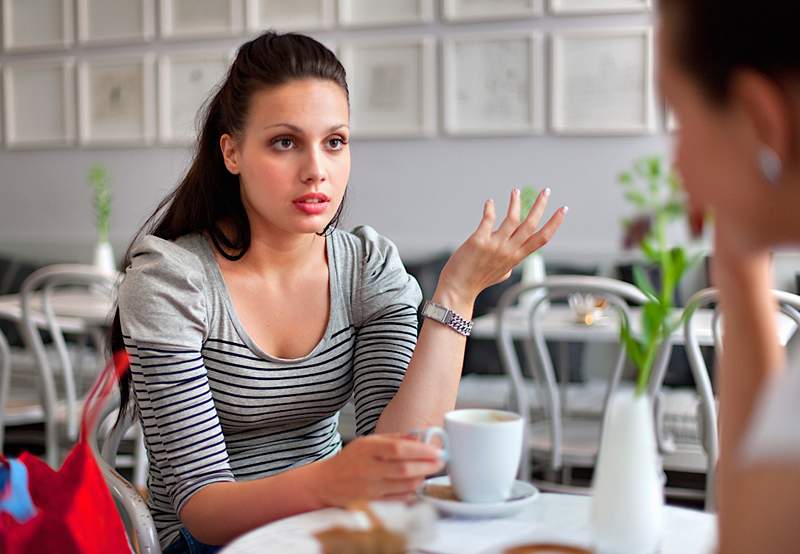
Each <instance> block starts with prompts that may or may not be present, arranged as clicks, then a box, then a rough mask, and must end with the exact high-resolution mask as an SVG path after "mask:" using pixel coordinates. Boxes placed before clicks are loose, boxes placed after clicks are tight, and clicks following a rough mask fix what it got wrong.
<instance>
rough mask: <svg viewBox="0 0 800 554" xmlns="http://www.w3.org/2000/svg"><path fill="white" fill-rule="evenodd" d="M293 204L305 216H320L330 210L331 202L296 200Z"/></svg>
mask: <svg viewBox="0 0 800 554" xmlns="http://www.w3.org/2000/svg"><path fill="white" fill-rule="evenodd" d="M293 204H294V206H295V207H296V208H297V209H298V210H300V211H301V212H303V213H305V214H308V215H319V214H321V213H323V212H324V211H325V210H327V209H328V206H329V205H330V202H328V201H319V200H315V201H305V200H295V201H294V202H293Z"/></svg>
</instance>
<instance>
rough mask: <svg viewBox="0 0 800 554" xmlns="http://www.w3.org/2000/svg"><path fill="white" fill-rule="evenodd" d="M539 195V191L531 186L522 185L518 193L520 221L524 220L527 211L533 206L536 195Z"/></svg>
mask: <svg viewBox="0 0 800 554" xmlns="http://www.w3.org/2000/svg"><path fill="white" fill-rule="evenodd" d="M537 196H539V192H538V191H537V190H536V189H534V188H533V187H523V188H522V190H521V191H520V195H519V219H520V221H522V220H524V219H525V218H526V217H528V213H529V212H530V211H531V208H533V204H534V203H535V202H536V197H537Z"/></svg>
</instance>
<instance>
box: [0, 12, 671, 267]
mask: <svg viewBox="0 0 800 554" xmlns="http://www.w3.org/2000/svg"><path fill="white" fill-rule="evenodd" d="M31 4H32V3H30V2H26V1H25V0H3V8H4V9H3V16H4V20H3V21H4V36H3V44H4V50H3V52H2V54H0V67H2V70H3V85H4V86H3V89H4V94H3V105H4V110H3V112H4V113H3V147H2V150H0V168H2V171H1V172H0V250H5V251H13V252H17V253H23V254H25V255H28V256H31V257H39V258H47V259H72V260H77V261H80V260H83V261H86V260H87V259H88V258H89V257H90V256H91V250H92V243H93V241H94V229H93V225H92V212H91V204H90V197H91V191H90V189H89V187H88V185H87V184H86V174H87V172H88V169H89V167H90V166H91V165H92V164H94V163H101V164H103V165H104V166H105V167H106V168H107V169H108V171H109V173H110V175H111V178H112V186H113V193H114V201H113V215H112V223H111V237H112V241H113V243H114V245H115V248H116V250H117V252H118V254H119V253H120V252H121V251H122V249H123V248H124V246H125V245H126V243H127V241H128V239H129V238H130V236H131V235H132V234H133V233H134V231H135V230H136V229H137V227H138V226H139V225H140V224H141V222H142V221H143V220H144V219H145V218H146V216H147V215H149V213H150V211H151V210H152V209H153V208H154V206H155V205H156V204H157V202H158V200H159V199H160V198H161V197H162V196H163V195H164V194H165V193H166V192H167V191H168V190H170V189H171V188H172V187H173V186H174V185H175V183H176V182H177V181H178V179H179V178H180V176H181V175H182V173H183V171H184V170H185V168H186V165H187V163H188V161H189V160H190V157H191V136H192V132H193V126H194V114H195V108H196V107H197V106H199V105H200V103H201V101H202V99H203V98H204V97H205V96H206V93H207V90H208V89H210V88H211V87H212V84H213V83H214V82H215V81H216V80H217V78H218V76H219V75H220V74H221V72H223V71H224V67H225V63H227V60H228V59H230V56H231V55H233V53H234V52H235V49H236V48H237V47H238V45H239V44H241V43H242V42H243V41H244V40H247V39H248V38H249V37H251V36H254V34H255V33H256V32H257V30H259V29H263V28H266V27H270V26H277V27H279V28H293V29H302V30H306V32H308V33H309V34H312V35H313V36H315V37H317V38H318V39H320V40H321V41H323V42H324V43H325V44H327V45H329V46H330V47H332V48H334V49H335V50H336V51H337V52H338V53H339V55H340V57H341V58H342V59H343V61H344V62H345V65H346V67H347V68H348V72H349V76H350V88H351V95H352V97H351V101H352V104H353V116H352V117H353V121H352V123H353V141H352V144H351V148H352V155H353V169H352V174H351V181H350V189H349V193H348V199H347V202H348V204H347V210H346V224H347V225H355V224H361V223H367V224H371V225H373V226H374V227H376V228H377V229H378V230H379V231H380V232H381V233H383V234H385V235H387V236H389V237H390V238H392V239H393V240H394V241H395V242H396V243H397V244H398V246H399V247H400V249H401V252H402V253H403V254H404V255H405V256H406V257H407V258H419V257H424V256H427V255H430V254H433V253H436V252H441V251H443V250H447V249H451V248H453V247H455V246H457V245H458V244H459V242H460V241H461V240H463V238H464V237H466V236H467V235H468V234H469V233H470V232H471V231H472V230H473V228H474V227H475V225H476V224H477V222H478V219H479V217H480V212H481V206H482V204H483V201H484V200H485V199H486V198H488V197H493V198H494V199H495V200H496V201H497V203H498V204H499V205H500V206H504V205H505V203H506V198H507V194H508V192H509V191H510V189H511V188H512V187H514V186H526V185H530V186H534V187H537V188H540V187H544V186H550V187H551V188H552V189H553V197H552V198H553V199H552V202H553V204H554V206H553V207H556V206H557V205H561V204H567V205H569V206H570V213H569V218H568V221H567V222H566V223H565V225H564V227H563V228H562V229H561V231H560V232H559V234H558V237H557V238H556V239H555V240H554V241H553V243H552V244H551V245H550V246H549V247H548V248H547V250H546V251H545V254H546V256H547V257H550V258H569V259H571V260H578V261H585V262H586V263H587V264H591V263H598V262H599V263H605V262H607V261H608V260H611V259H616V258H618V257H619V256H620V255H621V252H620V246H619V244H620V221H621V219H622V217H623V216H625V215H626V214H628V213H629V212H630V208H629V207H628V206H627V205H626V204H625V203H624V201H623V200H622V194H621V192H620V189H619V186H618V185H617V183H616V177H617V175H618V173H619V172H620V171H622V170H623V169H626V168H628V167H630V165H631V164H632V163H633V161H634V160H635V159H637V158H638V157H640V156H642V155H649V154H661V155H664V156H668V155H669V149H670V143H671V140H672V136H671V133H670V131H669V130H668V129H667V124H666V119H667V118H666V117H665V114H664V107H663V103H662V102H661V101H660V99H659V98H658V96H657V93H656V91H655V90H654V87H653V78H652V77H653V70H654V65H653V62H654V60H653V54H652V40H653V37H652V34H653V25H652V19H653V14H652V6H650V5H649V3H648V2H646V1H644V0H591V1H589V0H551V1H550V2H544V1H535V0H534V1H532V0H454V1H449V0H443V1H441V2H440V1H433V0H428V1H425V0H341V1H339V2H335V1H333V0H327V1H326V0H305V1H299V2H298V1H287V0H284V1H282V2H281V1H279V0H271V1H269V0H260V1H253V2H244V1H242V0H230V1H226V0H205V1H199V0H161V1H155V0H150V1H148V0H136V1H131V0H76V1H74V2H73V1H72V0H43V1H42V2H39V3H38V4H37V5H38V6H49V8H48V9H51V10H52V14H51V15H52V17H50V18H49V19H45V21H46V22H47V24H46V25H47V26H46V29H44V31H43V30H41V29H40V30H38V31H36V33H31V31H32V30H34V29H35V26H36V25H39V24H40V19H35V18H33V19H32V18H31V17H29V16H30V15H31V14H30V13H28V12H27V11H26V10H29V9H33V8H31V7H30V6H31ZM220 6H222V7H220ZM603 7H608V9H601V8H603ZM9 8H10V10H9ZM65 8H66V9H65ZM40 9H42V8H40ZM504 9H505V10H508V11H507V12H506V13H502V11H503V10H504ZM14 10H17V11H16V16H19V17H18V19H19V20H17V21H15V22H14V23H13V25H12V24H10V23H9V21H10V20H9V12H14ZM59 10H61V11H59ZM592 10H594V11H592ZM121 13H124V14H125V17H124V18H123V17H122V16H121V15H119V14H121ZM53 14H60V18H59V15H53ZM517 14H519V15H517ZM11 15H12V17H13V16H14V13H11ZM59 21H61V23H62V25H61V26H59ZM64 21H71V27H70V25H67V24H65V23H64ZM293 22H294V23H293ZM31 26H33V27H31ZM9 28H12V29H17V35H13V34H12V36H11V37H10V38H9V35H8V29H9ZM26 30H27V32H29V33H31V34H30V36H29V37H27V38H26V35H25V32H26ZM37 33H38V34H37ZM33 36H37V37H40V38H41V37H49V39H48V40H49V43H50V44H49V45H46V46H43V47H41V48H33V47H31V45H30V44H29V42H30V38H31V37H33ZM65 37H67V38H65ZM26 40H27V41H28V43H26ZM15 41H16V42H15ZM9 83H11V85H12V86H10V85H9ZM9 92H11V94H10V95H11V96H12V97H13V102H9V98H8V97H9ZM59 97H60V98H61V100H60V101H59V100H58V99H59ZM498 99H501V100H502V101H498ZM9 115H11V118H12V120H11V121H9ZM677 232H678V233H679V234H680V233H681V230H680V229H678V230H677Z"/></svg>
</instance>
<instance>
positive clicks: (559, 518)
mask: <svg viewBox="0 0 800 554" xmlns="http://www.w3.org/2000/svg"><path fill="white" fill-rule="evenodd" d="M338 511H339V512H342V511H343V510H338ZM590 511H591V498H590V497H588V496H573V495H565V494H542V495H541V496H540V497H539V498H538V499H537V500H536V501H534V502H533V503H532V504H531V505H529V506H528V507H527V508H525V509H524V510H523V511H522V512H520V513H518V514H516V515H514V516H512V517H508V518H504V519H491V520H466V519H440V520H439V521H438V522H437V523H436V533H435V538H434V539H433V540H431V541H429V542H426V543H425V544H423V545H421V547H420V548H418V549H417V550H414V551H413V552H415V553H418V554H499V553H500V552H502V550H503V547H506V546H511V545H514V544H522V543H526V542H545V541H547V542H561V543H567V544H571V545H576V546H583V547H590V546H591V533H590V528H589V521H590ZM336 515H337V514H336V511H332V510H321V511H318V512H309V513H306V514H301V515H298V516H294V517H290V518H286V519H283V520H281V521H277V522H275V523H271V524H268V525H265V526H263V527H261V528H259V529H256V530H255V531H252V532H250V533H247V534H246V535H244V536H242V537H240V538H239V539H237V540H235V541H233V542H232V543H231V544H229V545H228V546H227V547H226V548H224V549H223V550H222V552H221V553H220V554H270V553H275V554H277V553H284V552H292V553H293V554H321V553H322V551H321V549H320V547H319V545H318V544H317V542H316V540H314V539H313V536H312V535H313V533H315V532H317V531H321V530H323V529H326V528H329V527H330V526H331V524H332V522H334V521H335V520H336V517H335V516H336ZM332 516H333V517H332ZM339 519H340V520H341V517H340V518H339ZM715 545H716V517H715V516H713V515H711V514H708V513H705V512H700V511H695V510H688V509H685V508H677V507H673V506H667V507H666V508H665V511H664V536H663V542H662V547H661V550H660V554H695V553H702V554H706V553H710V552H713V550H714V546H715Z"/></svg>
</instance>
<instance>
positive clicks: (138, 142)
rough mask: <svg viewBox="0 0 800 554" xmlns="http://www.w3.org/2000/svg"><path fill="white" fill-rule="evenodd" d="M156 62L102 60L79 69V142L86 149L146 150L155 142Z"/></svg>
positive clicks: (147, 56)
mask: <svg viewBox="0 0 800 554" xmlns="http://www.w3.org/2000/svg"><path fill="white" fill-rule="evenodd" d="M154 63H155V62H154V58H153V55H152V54H149V53H148V54H144V55H141V56H130V57H119V58H99V59H93V60H86V61H82V62H81V63H80V64H79V65H78V106H79V110H78V114H79V125H78V130H79V133H78V139H79V143H80V144H81V145H84V146H144V145H149V144H151V143H152V142H153V140H154V139H155V122H154V120H155V99H154V96H155V93H154V86H155V83H154V80H155V79H154V77H155V76H154Z"/></svg>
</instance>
